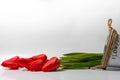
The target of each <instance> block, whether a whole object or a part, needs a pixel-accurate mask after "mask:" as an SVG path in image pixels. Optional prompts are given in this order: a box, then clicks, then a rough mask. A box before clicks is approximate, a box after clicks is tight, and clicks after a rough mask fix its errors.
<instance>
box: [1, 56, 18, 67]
mask: <svg viewBox="0 0 120 80" xmlns="http://www.w3.org/2000/svg"><path fill="white" fill-rule="evenodd" d="M19 59H20V58H19V56H15V57H12V58H10V59H7V60H5V61H3V62H2V64H1V65H2V66H3V67H8V68H10V69H18V67H19V65H18V63H17V61H18V60H19Z"/></svg>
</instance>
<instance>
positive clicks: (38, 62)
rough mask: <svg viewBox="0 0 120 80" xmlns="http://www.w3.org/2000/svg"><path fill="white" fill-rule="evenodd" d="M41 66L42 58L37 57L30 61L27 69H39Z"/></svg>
mask: <svg viewBox="0 0 120 80" xmlns="http://www.w3.org/2000/svg"><path fill="white" fill-rule="evenodd" d="M42 66H43V60H41V59H38V60H35V61H33V62H31V63H30V66H29V70H30V71H40V70H41V68H42Z"/></svg>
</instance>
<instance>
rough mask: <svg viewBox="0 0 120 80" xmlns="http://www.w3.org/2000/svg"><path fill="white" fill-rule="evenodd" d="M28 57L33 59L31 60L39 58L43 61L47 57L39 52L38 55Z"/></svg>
mask: <svg viewBox="0 0 120 80" xmlns="http://www.w3.org/2000/svg"><path fill="white" fill-rule="evenodd" d="M30 59H33V60H37V59H41V60H43V61H45V60H46V59H47V56H46V55H45V54H39V55H35V56H32V57H31V58H30Z"/></svg>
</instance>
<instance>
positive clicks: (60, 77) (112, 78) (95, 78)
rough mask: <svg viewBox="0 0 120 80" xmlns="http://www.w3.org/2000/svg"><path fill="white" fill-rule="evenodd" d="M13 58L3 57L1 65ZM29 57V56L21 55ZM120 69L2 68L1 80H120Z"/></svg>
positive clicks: (0, 68)
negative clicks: (52, 69) (45, 70)
mask: <svg viewBox="0 0 120 80" xmlns="http://www.w3.org/2000/svg"><path fill="white" fill-rule="evenodd" d="M12 56H13V55H11V56H2V57H1V58H0V63H1V62H2V61H4V60H5V59H8V58H10V57H12ZM21 57H28V55H21ZM119 79H120V69H119V68H117V69H116V68H114V69H113V68H108V69H107V70H101V69H97V70H90V69H81V70H80V69H79V70H62V71H55V72H42V71H38V72H31V71H27V70H26V69H23V68H21V69H18V70H8V69H6V68H4V67H2V66H0V80H119Z"/></svg>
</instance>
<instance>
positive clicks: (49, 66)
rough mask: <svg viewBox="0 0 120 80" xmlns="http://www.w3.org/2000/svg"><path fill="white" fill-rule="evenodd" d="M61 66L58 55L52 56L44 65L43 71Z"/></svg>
mask: <svg viewBox="0 0 120 80" xmlns="http://www.w3.org/2000/svg"><path fill="white" fill-rule="evenodd" d="M59 66H60V61H59V60H58V58H57V57H52V58H51V59H50V60H49V61H47V62H46V63H45V64H44V65H43V67H42V71H44V72H47V71H55V70H57V68H58V67H59Z"/></svg>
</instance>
